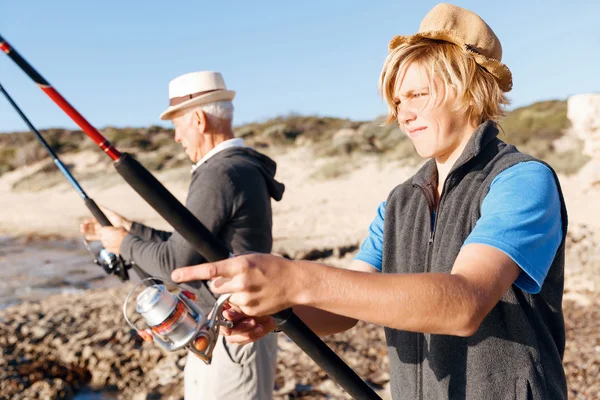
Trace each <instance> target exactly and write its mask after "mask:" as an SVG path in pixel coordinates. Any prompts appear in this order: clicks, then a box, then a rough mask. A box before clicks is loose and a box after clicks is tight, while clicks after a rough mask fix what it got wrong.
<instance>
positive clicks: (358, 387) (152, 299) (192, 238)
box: [0, 35, 380, 399]
mask: <svg viewBox="0 0 600 400" xmlns="http://www.w3.org/2000/svg"><path fill="white" fill-rule="evenodd" d="M0 50H2V51H4V52H5V53H6V54H7V55H8V56H9V57H10V58H11V59H12V60H13V61H14V62H15V63H16V64H17V65H18V66H19V67H20V68H21V69H22V70H23V72H25V73H26V74H27V75H28V76H29V77H30V78H31V79H32V80H33V81H34V82H35V83H36V84H37V85H38V86H39V87H40V89H42V91H44V92H45V93H46V94H47V95H48V96H49V97H50V98H51V99H52V100H53V101H54V102H55V103H56V104H57V105H58V106H59V107H60V108H61V109H62V110H63V111H64V112H65V113H66V114H67V115H69V117H71V119H73V121H74V122H75V123H76V124H77V125H79V127H80V128H81V129H82V130H83V132H84V133H85V134H86V135H88V136H89V137H90V138H91V139H92V140H93V141H94V142H95V143H96V144H97V145H98V146H99V147H100V148H101V149H102V150H103V151H104V152H105V153H106V154H107V155H108V156H109V157H110V158H111V159H112V160H113V161H114V164H113V165H114V167H115V169H116V170H117V172H118V173H119V174H120V175H121V176H122V177H123V179H125V181H126V182H127V183H128V184H129V185H130V186H131V187H132V188H133V189H134V190H135V191H136V192H137V193H138V194H139V195H140V196H141V197H142V198H143V199H144V200H145V201H146V202H147V203H148V204H149V205H150V206H151V207H152V208H154V210H156V212H158V214H160V215H161V216H162V217H163V218H164V219H165V220H166V221H167V222H168V223H169V224H170V225H171V226H172V227H173V228H174V229H175V230H176V231H177V232H178V233H179V234H180V235H181V236H183V237H184V238H185V239H186V240H187V241H188V242H189V243H190V244H191V245H192V246H193V247H194V248H195V249H196V250H197V251H198V253H200V254H201V255H202V256H203V257H204V258H205V259H206V260H208V261H211V262H214V261H219V260H223V259H226V258H229V257H231V256H232V255H231V253H230V251H229V249H228V248H227V246H225V244H223V243H222V242H221V241H220V240H219V239H217V238H216V237H215V236H214V235H213V234H212V233H211V232H210V231H209V230H208V229H207V228H206V227H205V226H204V225H203V224H202V223H201V222H200V221H199V220H198V219H197V218H196V217H195V216H194V215H193V214H192V213H191V212H190V211H189V210H188V209H187V208H185V206H184V205H183V204H181V202H179V200H177V198H175V196H173V195H172V194H171V193H170V192H169V191H168V190H167V189H166V188H165V187H164V186H163V185H162V184H161V183H160V182H159V181H158V180H157V179H156V178H155V177H154V176H153V175H152V174H151V173H150V172H149V171H148V170H147V169H146V168H144V166H143V165H142V164H140V163H139V162H138V161H137V160H136V159H135V158H134V157H133V156H132V155H130V154H128V153H120V152H119V151H118V150H117V149H116V148H115V147H114V146H113V145H112V144H111V143H110V142H109V141H108V140H107V139H106V138H105V137H104V136H102V134H100V132H98V130H97V129H96V128H94V127H93V126H92V125H91V124H90V123H89V122H88V121H87V120H86V119H85V118H84V117H83V116H82V115H81V114H79V112H77V110H75V108H74V107H73V106H72V105H71V104H69V103H68V102H67V101H66V100H65V99H64V98H63V97H62V96H61V95H60V94H59V93H58V92H57V91H56V90H55V89H54V88H53V87H52V86H51V85H50V83H48V81H46V80H45V79H44V78H43V77H42V76H41V75H40V74H39V73H38V72H37V71H36V70H35V69H34V68H33V67H32V66H31V65H30V64H29V63H28V62H27V61H26V60H25V59H24V58H23V57H21V55H20V54H19V53H18V52H17V51H16V50H15V49H14V48H13V47H12V46H10V45H9V43H8V42H7V41H6V40H5V39H4V38H3V37H2V36H1V35H0ZM151 289H152V288H150V287H149V288H147V289H146V290H151ZM144 293H146V295H145V296H142V295H144ZM163 295H164V291H163V289H161V288H157V289H156V290H155V291H154V292H150V291H148V292H146V291H144V292H142V294H141V295H140V296H141V297H142V298H141V299H140V298H139V296H138V308H137V309H138V312H140V313H142V311H140V310H144V311H145V312H146V313H147V314H148V316H149V317H150V312H151V311H154V310H152V306H153V305H157V304H159V303H157V302H158V301H159V300H157V299H162V298H164V297H161V296H163ZM220 299H221V298H219V300H220ZM140 300H141V303H143V304H140ZM180 300H181V302H177V299H175V298H170V297H169V302H170V304H176V306H174V307H179V305H180V304H181V303H184V302H185V299H180ZM218 302H219V301H218ZM161 306H162V304H161ZM142 314H143V313H142ZM144 317H145V318H146V315H144ZM152 317H153V318H154V315H152ZM273 318H274V319H275V321H276V323H277V325H278V327H279V329H281V331H283V332H284V333H285V334H286V335H287V336H288V337H289V338H290V339H292V340H293V341H294V342H295V343H296V344H297V345H298V346H299V347H300V348H301V349H302V350H303V351H304V352H305V353H306V354H307V355H308V356H310V357H311V358H312V359H313V360H314V361H315V363H316V364H317V365H319V366H320V367H321V368H322V369H323V370H324V371H325V372H326V373H327V374H328V375H329V376H330V377H331V378H332V379H333V380H334V381H335V382H336V383H337V384H338V385H340V386H341V387H342V388H343V389H344V390H346V392H347V393H348V394H349V395H350V396H352V397H353V398H355V399H380V397H379V396H378V395H377V394H376V393H375V392H374V391H373V389H371V387H369V385H367V383H366V382H365V381H363V380H362V379H361V378H360V377H359V376H358V375H357V374H356V373H355V372H354V371H353V370H352V369H351V368H350V367H349V366H348V365H347V364H346V363H345V362H344V361H343V360H342V359H341V358H340V357H339V356H338V355H337V354H335V353H334V352H333V351H332V350H331V349H330V348H329V347H328V346H327V345H326V344H325V343H324V342H323V341H322V340H321V339H320V338H319V337H318V336H317V335H316V334H315V333H314V332H313V331H311V330H310V328H308V326H306V324H304V322H302V320H300V318H298V316H297V315H295V314H294V313H293V311H292V310H291V309H287V310H284V311H281V312H279V313H276V314H274V315H273ZM152 320H153V321H154V319H152ZM146 321H148V318H146ZM190 323H191V322H190ZM156 326H158V325H156ZM163 327H164V326H163V325H161V326H160V328H161V332H164V331H163V330H162V328H163ZM152 330H153V331H154V328H153V329H152ZM155 333H156V331H155ZM155 337H156V336H155ZM192 351H193V349H192Z"/></svg>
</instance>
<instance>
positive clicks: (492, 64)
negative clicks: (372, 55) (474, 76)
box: [388, 31, 513, 92]
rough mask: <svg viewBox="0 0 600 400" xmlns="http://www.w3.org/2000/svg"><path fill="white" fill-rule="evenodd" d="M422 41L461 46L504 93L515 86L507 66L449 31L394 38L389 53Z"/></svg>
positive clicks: (389, 46)
mask: <svg viewBox="0 0 600 400" xmlns="http://www.w3.org/2000/svg"><path fill="white" fill-rule="evenodd" d="M422 39H433V40H442V41H445V42H450V43H453V44H455V45H457V46H459V47H460V48H462V49H463V50H464V51H466V52H467V53H469V54H471V55H472V56H473V58H475V61H476V62H477V64H479V65H481V66H482V67H484V68H485V69H486V70H488V72H489V73H490V74H492V75H493V76H494V77H495V78H496V81H497V82H498V86H500V90H502V91H503V92H510V91H511V89H512V85H513V82H512V73H511V72H510V70H509V69H508V67H507V66H506V65H504V64H502V63H501V62H500V61H498V60H496V59H493V58H488V57H486V56H484V55H481V54H479V53H477V52H475V51H473V50H472V49H470V48H469V46H468V45H467V44H466V43H465V42H464V41H463V40H462V39H460V37H459V36H458V35H455V34H453V33H452V32H449V31H429V32H420V33H416V34H414V35H411V36H394V37H393V38H392V40H391V41H390V44H389V45H388V51H392V50H394V49H395V48H397V47H398V46H400V45H402V44H405V43H407V44H413V43H416V42H418V41H419V40H422Z"/></svg>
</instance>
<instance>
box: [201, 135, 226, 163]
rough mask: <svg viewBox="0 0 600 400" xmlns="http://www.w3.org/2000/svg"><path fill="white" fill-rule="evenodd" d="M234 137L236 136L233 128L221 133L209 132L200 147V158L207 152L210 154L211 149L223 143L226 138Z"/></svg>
mask: <svg viewBox="0 0 600 400" xmlns="http://www.w3.org/2000/svg"><path fill="white" fill-rule="evenodd" d="M233 138H234V136H233V131H231V130H230V131H229V132H219V133H211V134H208V135H207V137H206V140H205V141H204V143H203V144H202V146H201V147H200V158H198V160H200V159H201V158H202V157H204V156H205V155H206V154H208V152H209V151H211V150H212V149H214V148H215V147H217V146H218V145H219V144H221V143H223V142H224V141H226V140H229V139H233Z"/></svg>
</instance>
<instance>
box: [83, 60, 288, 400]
mask: <svg viewBox="0 0 600 400" xmlns="http://www.w3.org/2000/svg"><path fill="white" fill-rule="evenodd" d="M234 96H235V92H233V91H230V90H227V88H226V86H225V83H224V81H223V78H222V76H221V74H220V73H217V72H209V71H200V72H193V73H189V74H185V75H182V76H180V77H178V78H176V79H174V80H172V81H171V82H170V84H169V97H170V106H169V108H168V109H167V110H166V111H165V112H163V113H162V114H161V116H160V117H161V119H163V120H169V119H170V120H172V121H173V124H174V125H175V141H176V142H177V143H181V145H182V147H183V148H184V150H185V152H186V154H187V155H188V156H189V158H190V159H191V160H192V162H193V163H194V166H193V167H192V182H191V184H190V189H189V193H188V197H187V201H186V206H187V208H188V209H189V210H190V211H191V212H192V213H193V214H194V215H195V216H196V217H197V218H198V219H199V220H200V221H201V222H202V223H203V224H204V225H205V226H206V227H207V228H208V229H209V230H210V231H211V232H212V233H213V234H215V235H216V236H217V237H218V238H220V239H221V240H222V241H223V242H224V243H226V244H227V245H228V246H229V247H230V249H231V250H232V251H233V253H242V252H247V251H256V252H262V253H269V252H270V251H271V247H272V235H271V227H272V215H271V198H274V199H275V200H277V201H278V200H280V199H281V197H282V194H283V191H284V186H283V185H282V184H281V183H279V182H277V181H276V180H275V179H274V175H275V170H276V164H275V162H274V161H273V160H271V159H270V158H268V157H266V156H265V155H262V154H260V153H258V152H256V151H255V150H253V149H251V148H249V147H245V146H244V142H243V139H240V138H234V135H233V130H232V119H233V104H232V100H233V98H234ZM106 214H107V217H108V218H109V219H110V220H111V222H112V223H113V225H114V227H109V228H102V227H100V226H99V225H98V224H97V222H96V221H94V220H87V221H85V222H84V223H83V224H82V226H81V230H82V232H83V233H85V234H86V235H87V236H88V238H90V239H94V238H99V239H100V240H101V241H102V244H103V245H104V247H105V248H106V249H107V250H109V251H111V252H113V253H115V254H120V255H121V256H123V258H125V259H126V260H131V261H133V262H135V263H136V264H138V265H139V266H140V267H141V268H142V269H143V270H144V271H146V272H147V273H149V274H150V275H152V276H156V277H159V278H167V279H169V278H170V276H171V272H172V271H173V270H174V269H176V268H180V267H183V266H186V265H190V264H197V263H202V262H204V261H205V260H203V258H202V257H201V256H200V255H199V254H198V252H197V251H196V250H195V249H194V248H193V247H192V246H191V245H190V244H189V243H187V242H186V240H185V239H184V238H183V237H182V236H181V235H179V234H178V233H177V232H174V233H171V232H163V231H159V230H156V229H153V228H150V227H147V226H144V225H142V224H140V223H137V222H131V221H128V220H127V219H125V218H123V217H122V216H120V215H118V214H117V213H114V212H112V211H110V210H106ZM184 287H185V288H186V289H188V290H191V291H192V292H193V293H195V294H196V295H197V297H198V303H199V306H200V307H201V308H202V309H203V311H205V312H207V313H208V312H210V310H211V307H212V305H213V304H214V302H215V297H214V296H213V294H212V293H211V292H210V290H209V289H208V287H207V285H206V283H205V282H199V283H193V284H190V285H184ZM247 328H248V329H250V330H251V329H252V328H258V329H255V330H258V332H256V334H261V336H262V332H260V327H256V326H251V325H250V326H248V327H247ZM276 351H277V344H276V337H275V335H273V334H268V335H267V336H265V337H264V338H262V339H260V340H259V341H257V342H256V343H253V344H246V345H236V344H229V343H227V342H226V341H225V340H224V339H221V340H219V342H218V344H217V347H216V348H215V351H214V354H213V361H212V363H211V364H210V365H205V364H204V363H203V362H202V361H201V360H199V359H198V358H196V357H195V356H193V355H188V359H187V364H186V367H185V398H186V399H270V398H272V391H273V385H274V380H275V368H276Z"/></svg>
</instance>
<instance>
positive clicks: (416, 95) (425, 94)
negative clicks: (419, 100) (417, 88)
mask: <svg viewBox="0 0 600 400" xmlns="http://www.w3.org/2000/svg"><path fill="white" fill-rule="evenodd" d="M422 96H427V93H415V94H414V95H413V97H422Z"/></svg>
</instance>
